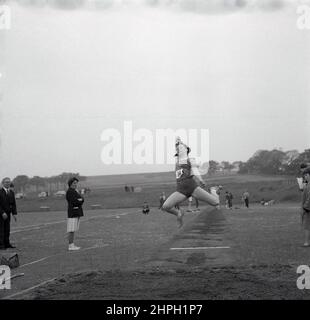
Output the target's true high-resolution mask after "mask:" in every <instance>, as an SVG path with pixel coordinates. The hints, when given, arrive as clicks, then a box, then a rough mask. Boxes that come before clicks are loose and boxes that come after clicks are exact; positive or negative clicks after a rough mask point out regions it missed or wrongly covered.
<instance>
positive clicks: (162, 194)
mask: <svg viewBox="0 0 310 320" xmlns="http://www.w3.org/2000/svg"><path fill="white" fill-rule="evenodd" d="M165 201H166V194H165V192H162V193H161V195H160V197H159V207H158V209H161V207H162V206H163V204H164V202H165Z"/></svg>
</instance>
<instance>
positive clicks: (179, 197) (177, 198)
mask: <svg viewBox="0 0 310 320" xmlns="http://www.w3.org/2000/svg"><path fill="white" fill-rule="evenodd" d="M185 199H187V197H186V196H185V195H184V194H182V193H180V192H178V191H176V192H174V193H173V194H171V195H170V196H169V197H168V199H167V200H166V201H165V202H164V204H163V206H162V210H164V211H166V212H168V213H171V214H173V215H175V216H176V217H177V220H178V223H179V227H182V225H183V215H184V213H183V212H182V210H181V209H176V208H175V206H176V205H177V204H179V203H181V202H182V201H184V200H185Z"/></svg>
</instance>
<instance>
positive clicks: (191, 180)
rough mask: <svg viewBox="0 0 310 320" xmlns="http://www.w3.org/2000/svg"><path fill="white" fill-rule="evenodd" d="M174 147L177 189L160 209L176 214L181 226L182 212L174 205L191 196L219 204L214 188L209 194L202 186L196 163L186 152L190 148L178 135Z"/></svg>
mask: <svg viewBox="0 0 310 320" xmlns="http://www.w3.org/2000/svg"><path fill="white" fill-rule="evenodd" d="M175 147H176V154H175V157H176V165H175V174H176V180H177V191H176V192H174V193H173V194H171V195H170V196H169V197H168V199H167V200H166V201H165V202H164V204H163V206H162V210H164V211H167V212H168V213H171V214H173V215H175V216H177V221H178V224H179V227H182V225H183V215H184V212H183V211H182V210H181V209H176V208H175V206H177V205H178V204H179V203H181V202H182V201H184V200H185V199H187V198H189V197H191V196H193V197H195V198H196V199H198V200H201V201H204V202H207V203H208V204H210V205H211V206H215V207H216V206H218V205H219V196H218V195H217V194H216V190H214V191H215V192H214V194H213V193H212V194H211V193H209V192H207V191H206V190H204V189H203V188H202V187H205V183H204V181H203V180H202V178H201V175H200V172H199V170H198V165H197V163H196V162H195V159H194V158H189V156H188V154H189V153H190V151H191V150H190V148H189V147H188V146H187V145H186V144H185V143H183V142H182V141H181V139H180V138H179V137H177V138H176V144H175Z"/></svg>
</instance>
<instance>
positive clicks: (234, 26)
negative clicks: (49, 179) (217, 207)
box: [0, 0, 310, 177]
mask: <svg viewBox="0 0 310 320" xmlns="http://www.w3.org/2000/svg"><path fill="white" fill-rule="evenodd" d="M47 2H48V1H43V0H34V1H30V0H24V1H11V2H7V3H8V4H9V5H10V7H11V12H12V28H11V30H8V31H3V30H2V31H1V30H0V59H1V60H0V67H1V70H0V72H1V73H2V77H1V78H0V90H1V93H0V99H1V100H0V103H1V118H0V121H1V122H0V125H1V145H0V148H1V149H0V157H1V167H0V172H1V175H2V176H4V175H5V176H6V175H9V176H11V177H15V176H16V175H18V174H27V175H29V176H33V175H41V176H48V175H54V174H59V173H61V172H63V171H77V172H80V173H81V174H85V175H98V174H111V173H129V172H143V171H144V172H145V171H166V170H172V169H173V166H171V165H170V166H168V165H165V166H163V165H161V166H158V165H154V166H152V165H127V166H126V165H117V166H116V165H105V164H103V163H102V161H101V158H100V156H101V152H102V148H103V147H104V142H103V141H101V140H100V136H101V133H102V131H103V130H104V129H107V128H115V129H119V130H120V131H121V130H122V127H123V121H124V120H131V121H132V122H133V126H134V129H138V128H147V129H150V130H152V131H154V130H155V129H161V128H172V129H178V128H184V129H190V128H194V129H202V128H205V129H209V132H210V158H211V159H215V160H217V161H222V160H228V161H235V160H242V161H245V160H247V159H248V158H249V157H250V156H251V155H252V154H253V153H254V152H255V151H256V150H258V149H269V150H271V149H273V148H279V147H282V148H283V149H284V150H291V149H297V150H299V151H303V150H304V149H306V148H309V144H310V129H309V128H310V123H309V122H310V121H309V116H310V113H309V102H310V72H309V71H310V41H309V40H310V30H304V31H301V30H299V29H297V27H296V20H297V17H298V16H297V14H296V7H297V3H298V1H296V3H294V1H287V2H283V1H279V0H274V1H264V0H261V1H256V0H252V1H250V0H249V1H246V0H236V1H233V0H218V1H212V0H210V1H207V0H196V1H194V0H186V1H185V0H183V1H182V0H174V1H168V0H159V1H155V0H153V1H151V0H149V1H147V0H144V1H143V0H135V1H130V0H127V1H121V0H118V1H113V0H106V1H99V0H98V1H97V2H95V1H82V0H76V1H74V0H72V1H71V2H69V5H68V1H67V2H66V1H64V0H63V1H60V0H59V1H57V0H54V1H50V2H49V4H48V5H47V4H46V3H47Z"/></svg>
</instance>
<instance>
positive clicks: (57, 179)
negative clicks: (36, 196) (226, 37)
mask: <svg viewBox="0 0 310 320" xmlns="http://www.w3.org/2000/svg"><path fill="white" fill-rule="evenodd" d="M71 177H77V178H78V179H79V180H80V181H85V180H86V177H85V176H81V175H80V174H79V173H72V172H63V173H61V174H59V175H56V176H52V177H39V176H34V177H32V178H30V177H28V176H27V175H18V176H17V177H15V178H14V179H13V181H12V182H13V184H14V188H15V190H16V191H18V192H26V190H29V189H34V191H36V192H38V191H39V190H46V191H54V190H65V189H66V187H67V182H68V180H69V179H70V178H71Z"/></svg>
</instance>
